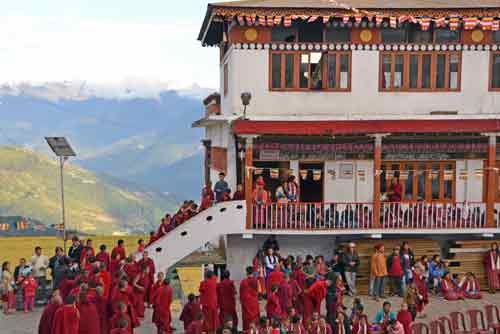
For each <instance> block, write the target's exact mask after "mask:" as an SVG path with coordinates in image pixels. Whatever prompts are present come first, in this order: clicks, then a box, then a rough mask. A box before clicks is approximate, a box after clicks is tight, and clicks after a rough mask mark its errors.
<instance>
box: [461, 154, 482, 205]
mask: <svg viewBox="0 0 500 334" xmlns="http://www.w3.org/2000/svg"><path fill="white" fill-rule="evenodd" d="M456 166H457V167H456V168H457V173H456V200H457V202H465V201H467V202H482V200H483V178H482V177H478V176H476V174H475V171H476V169H483V161H482V160H458V161H457V163H456ZM461 170H467V171H468V174H467V180H461V179H460V171H461ZM483 177H484V176H483Z"/></svg>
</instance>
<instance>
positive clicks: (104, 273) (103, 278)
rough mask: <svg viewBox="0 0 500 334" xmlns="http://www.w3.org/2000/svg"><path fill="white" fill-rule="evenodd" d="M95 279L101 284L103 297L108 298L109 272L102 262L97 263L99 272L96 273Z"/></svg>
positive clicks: (109, 288)
mask: <svg viewBox="0 0 500 334" xmlns="http://www.w3.org/2000/svg"><path fill="white" fill-rule="evenodd" d="M96 280H97V282H98V283H100V284H101V285H102V288H103V297H104V298H105V299H108V298H109V294H110V291H111V273H110V272H109V271H108V270H107V267H106V265H105V264H104V263H102V262H101V263H100V265H99V273H98V274H96Z"/></svg>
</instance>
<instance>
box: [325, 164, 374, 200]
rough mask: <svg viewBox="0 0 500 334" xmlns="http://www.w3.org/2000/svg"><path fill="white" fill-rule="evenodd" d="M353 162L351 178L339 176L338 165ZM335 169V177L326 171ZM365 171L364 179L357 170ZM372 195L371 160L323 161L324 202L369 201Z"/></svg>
mask: <svg viewBox="0 0 500 334" xmlns="http://www.w3.org/2000/svg"><path fill="white" fill-rule="evenodd" d="M341 164H353V167H354V168H353V172H354V175H353V177H352V179H342V178H340V165H341ZM328 170H334V171H335V179H333V178H332V176H331V175H330V174H329V173H328ZM360 170H363V171H364V172H365V177H364V181H362V180H361V178H360V177H359V176H358V171H360ZM372 195H373V161H372V160H357V161H347V160H346V161H326V162H325V202H371V201H372Z"/></svg>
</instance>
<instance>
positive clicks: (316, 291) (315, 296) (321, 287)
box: [306, 280, 332, 313]
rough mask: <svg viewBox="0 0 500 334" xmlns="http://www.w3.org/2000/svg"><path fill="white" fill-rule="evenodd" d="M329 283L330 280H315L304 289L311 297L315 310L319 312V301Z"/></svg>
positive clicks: (323, 296)
mask: <svg viewBox="0 0 500 334" xmlns="http://www.w3.org/2000/svg"><path fill="white" fill-rule="evenodd" d="M330 285H332V281H330V280H324V281H316V282H314V283H313V284H312V285H311V287H310V288H309V289H307V290H306V294H307V295H308V296H309V297H310V298H311V302H312V305H313V310H314V311H315V312H318V313H320V312H321V303H323V300H324V299H325V298H326V292H327V289H328V287H329V286H330Z"/></svg>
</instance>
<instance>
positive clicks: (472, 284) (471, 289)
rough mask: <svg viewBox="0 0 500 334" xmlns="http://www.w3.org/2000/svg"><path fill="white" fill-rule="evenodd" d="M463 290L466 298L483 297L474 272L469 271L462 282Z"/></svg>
mask: <svg viewBox="0 0 500 334" xmlns="http://www.w3.org/2000/svg"><path fill="white" fill-rule="evenodd" d="M460 285H461V291H462V293H463V295H464V297H465V298H468V299H481V298H482V296H481V287H480V286H479V282H478V280H477V279H476V276H474V274H473V273H471V272H469V273H467V275H466V276H465V281H462V282H461V283H460Z"/></svg>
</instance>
